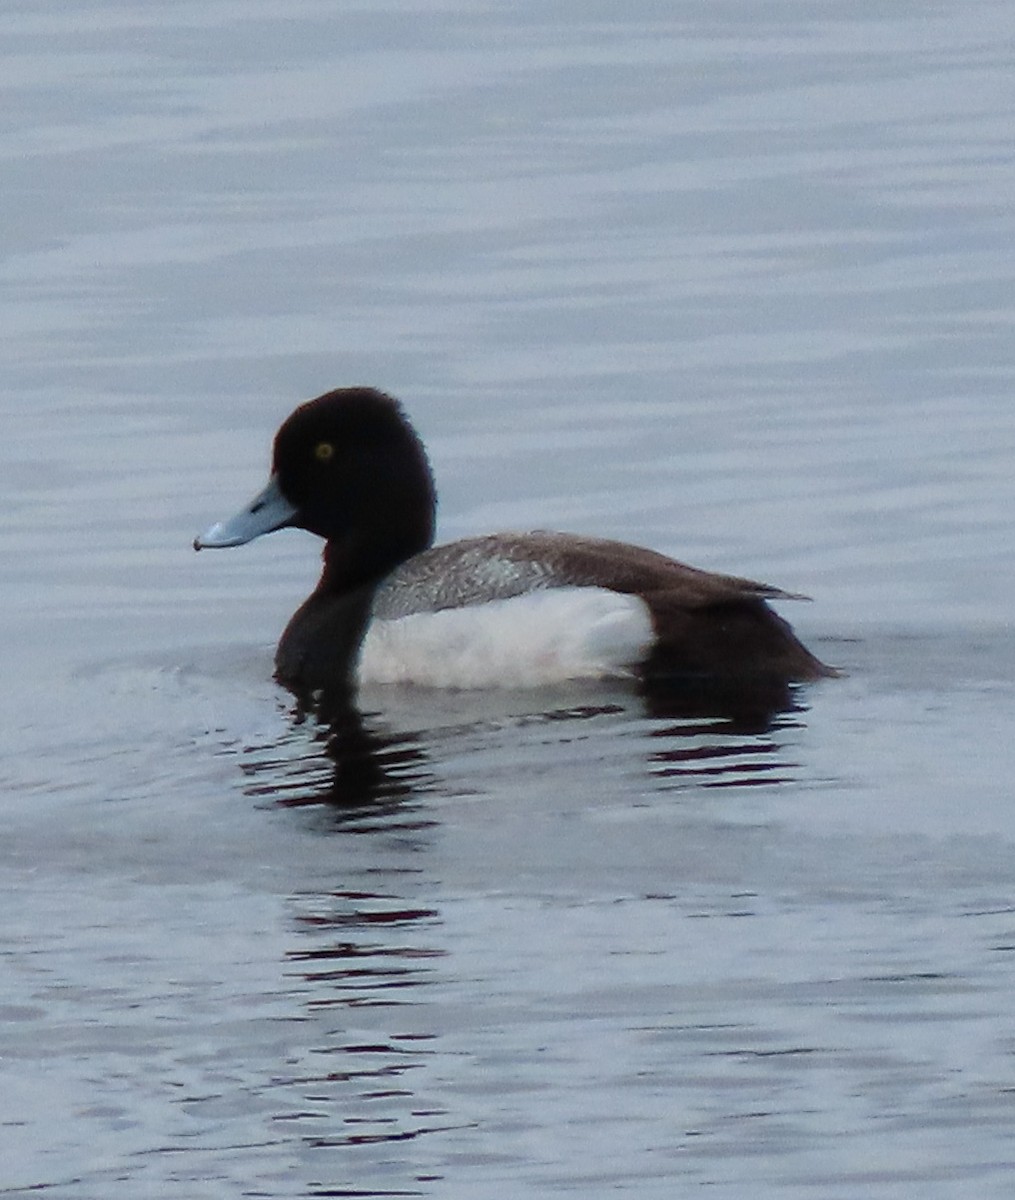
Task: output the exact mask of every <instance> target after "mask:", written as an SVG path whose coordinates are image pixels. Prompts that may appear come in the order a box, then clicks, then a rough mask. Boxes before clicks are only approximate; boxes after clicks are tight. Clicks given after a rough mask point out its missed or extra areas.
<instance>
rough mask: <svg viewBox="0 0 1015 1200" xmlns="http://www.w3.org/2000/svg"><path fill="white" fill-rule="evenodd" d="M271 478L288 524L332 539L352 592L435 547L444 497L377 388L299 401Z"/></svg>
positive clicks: (279, 437)
mask: <svg viewBox="0 0 1015 1200" xmlns="http://www.w3.org/2000/svg"><path fill="white" fill-rule="evenodd" d="M272 471H273V473H274V475H275V477H276V479H277V482H278V486H279V490H280V491H281V492H282V495H283V496H285V498H286V499H287V500H288V501H289V502H290V503H291V504H292V505H293V507H294V508H295V510H296V511H295V513H294V515H293V517H292V520H291V522H290V524H292V525H295V526H297V527H299V528H301V529H308V530H309V531H310V532H311V533H316V534H317V535H318V536H319V537H322V538H325V539H327V541H328V551H327V557H328V566H329V568H330V569H332V570H336V571H340V572H341V575H342V577H343V579H342V582H343V584H344V585H345V586H351V585H353V584H356V583H359V582H365V581H369V580H370V579H373V578H376V577H378V576H379V575H383V574H386V573H387V572H388V571H390V570H392V569H393V568H394V567H395V566H397V565H398V564H399V563H400V562H403V561H404V560H405V559H407V558H411V557H412V555H414V554H418V553H419V552H420V551H421V550H425V549H426V548H427V546H429V545H430V544H431V542H432V541H433V535H434V517H435V510H436V493H435V491H434V483H433V476H432V475H431V473H430V466H429V463H428V462H427V458H426V452H425V451H424V449H423V445H422V443H421V442H420V440H419V438H418V437H417V435H416V433H415V431H414V430H413V428H412V426H411V425H410V424H409V422H408V420H407V419H406V416H405V414H404V413H403V412H402V408H401V405H399V403H398V402H397V401H396V400H393V399H392V398H391V397H390V396H386V395H384V393H383V392H379V391H376V390H375V389H374V388H365V387H353V388H339V389H338V390H337V391H334V392H328V393H327V394H325V395H323V396H319V397H318V398H317V399H316V400H310V401H308V402H307V403H306V404H301V405H300V407H299V408H297V409H296V411H295V412H294V413H293V414H292V415H291V416H290V417H289V418H288V419H287V420H286V422H285V423H284V424H283V425H282V427H281V428H280V429H279V431H278V433H277V434H276V435H275V447H274V452H273V459H272Z"/></svg>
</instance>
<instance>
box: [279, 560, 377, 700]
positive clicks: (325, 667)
mask: <svg viewBox="0 0 1015 1200" xmlns="http://www.w3.org/2000/svg"><path fill="white" fill-rule="evenodd" d="M326 574H327V572H325V575H326ZM323 584H324V576H322V579H321V583H320V584H318V586H317V587H316V588H315V590H314V591H313V592H312V593H311V594H310V596H308V597H307V599H306V600H305V601H304V602H303V603H302V604H301V605H300V607H299V608H298V609H297V610H296V612H295V613H293V615H292V617H291V618H290V621H289V624H288V625H287V626H286V627H285V631H284V632H283V634H282V637H281V638H280V639H279V643H278V649H277V650H276V651H275V674H276V677H277V678H278V680H279V682H280V683H284V684H286V685H287V686H289V687H291V688H293V689H294V690H298V691H300V690H313V689H316V688H325V689H327V690H329V691H332V692H335V691H340V690H342V691H344V690H345V689H346V688H349V687H351V686H352V676H353V671H354V667H355V663H356V657H357V655H358V654H359V649H360V644H361V643H362V641H363V635H364V633H365V632H366V627H367V622H368V621H369V619H370V606H371V604H372V602H373V598H374V591H375V590H376V587H375V585H364V586H362V587H358V588H353V589H351V590H349V591H345V592H341V593H336V592H333V591H331V590H330V589H326V588H324V587H323V586H322V585H323Z"/></svg>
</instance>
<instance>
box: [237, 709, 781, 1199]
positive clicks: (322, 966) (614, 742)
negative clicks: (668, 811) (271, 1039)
mask: <svg viewBox="0 0 1015 1200" xmlns="http://www.w3.org/2000/svg"><path fill="white" fill-rule="evenodd" d="M382 698H383V699H386V701H387V703H386V704H385V706H384V716H383V717H382V716H380V715H378V713H376V712H370V711H364V710H363V709H361V708H359V707H357V706H356V705H354V704H351V703H349V702H348V701H347V700H345V699H343V700H341V701H334V700H329V701H327V702H323V703H322V702H321V699H320V698H318V701H317V703H316V704H315V705H314V706H313V707H308V706H305V705H304V706H299V707H297V709H296V710H294V711H293V712H292V714H291V717H290V720H289V721H288V722H287V729H286V732H285V734H284V735H283V736H282V737H280V738H279V739H278V740H277V741H276V742H275V743H274V744H273V745H270V746H260V747H250V749H249V752H248V756H247V761H246V765H245V770H246V772H247V776H248V790H249V791H250V792H251V793H253V794H255V795H258V796H260V797H264V798H268V799H269V800H270V801H271V802H272V803H274V804H276V805H278V806H280V807H283V808H287V809H290V810H291V809H301V810H303V811H304V812H307V811H308V810H312V811H313V813H314V817H313V821H312V826H311V828H312V829H313V830H314V831H317V832H322V833H329V832H330V833H335V832H342V833H359V834H363V833H366V834H373V835H375V836H374V837H372V838H371V839H370V840H369V841H368V842H359V841H358V842H357V843H356V845H355V854H351V853H347V854H345V855H340V856H337V857H336V858H335V861H334V866H333V867H331V866H329V867H327V868H326V869H325V871H324V872H323V874H322V873H320V869H319V868H318V875H317V878H316V881H315V882H314V883H310V881H309V880H308V879H306V878H303V879H301V883H300V884H299V885H298V886H295V887H294V888H293V890H292V893H291V895H290V899H289V902H288V908H289V912H290V915H289V920H290V923H291V929H292V937H291V941H290V945H289V948H288V950H287V951H286V952H285V964H284V969H285V974H286V976H287V979H288V984H289V986H288V990H289V991H290V992H291V994H292V996H293V998H294V999H295V1001H296V1002H297V1004H298V1005H299V1006H300V1008H301V1009H302V1012H303V1016H302V1018H301V1019H302V1020H303V1021H304V1022H306V1028H307V1030H308V1031H309V1032H308V1036H306V1037H305V1038H302V1039H296V1042H295V1044H293V1043H290V1044H289V1047H288V1051H287V1061H286V1066H285V1068H284V1069H283V1070H281V1071H280V1072H279V1073H278V1075H277V1076H276V1078H275V1079H274V1080H273V1085H274V1087H273V1091H274V1105H275V1108H274V1117H273V1119H274V1120H275V1121H277V1122H279V1123H285V1125H286V1126H287V1127H288V1128H289V1129H291V1130H292V1131H293V1133H294V1134H295V1135H296V1136H297V1137H298V1138H299V1139H300V1141H301V1142H302V1143H303V1145H304V1146H305V1147H306V1148H307V1149H312V1150H314V1151H315V1152H317V1151H323V1152H325V1153H328V1152H331V1151H334V1152H336V1153H337V1154H338V1155H340V1156H341V1157H336V1158H335V1159H334V1160H332V1159H328V1162H329V1164H331V1165H332V1166H333V1167H334V1171H335V1172H336V1174H337V1177H338V1181H340V1184H341V1187H342V1188H348V1189H349V1190H348V1191H342V1193H341V1194H353V1193H354V1190H355V1194H359V1195H375V1194H392V1193H391V1192H388V1191H385V1190H384V1189H383V1188H381V1189H380V1190H378V1191H373V1190H371V1189H370V1187H369V1186H368V1185H367V1184H365V1182H364V1180H363V1179H362V1178H353V1171H352V1168H349V1167H348V1165H347V1151H348V1149H349V1148H352V1147H357V1146H360V1147H361V1146H367V1145H372V1144H376V1145H380V1144H387V1143H403V1142H406V1141H413V1140H416V1139H420V1138H426V1137H427V1135H431V1134H441V1135H447V1134H448V1133H449V1132H452V1131H454V1137H456V1138H458V1139H461V1142H460V1144H461V1145H463V1146H467V1145H468V1144H469V1143H468V1138H469V1137H470V1134H469V1133H468V1131H469V1130H470V1129H471V1128H473V1127H475V1126H476V1124H477V1121H476V1114H475V1110H474V1107H473V1105H472V1104H471V1103H470V1102H466V1101H463V1098H462V1096H461V1095H460V1094H456V1092H455V1091H454V1090H453V1089H452V1090H451V1091H449V1089H448V1088H447V1086H446V1082H445V1081H446V1079H447V1078H448V1076H449V1074H450V1075H453V1073H454V1070H456V1069H457V1067H451V1066H449V1062H451V1061H452V1060H453V1061H454V1062H455V1063H457V1061H458V1059H459V1057H460V1055H461V1054H462V1047H461V1044H460V1042H458V1041H456V1038H455V1030H457V1029H458V1028H460V1027H467V1026H468V1025H469V1023H470V1022H471V1021H473V1020H474V1013H473V1012H472V1010H471V1009H468V1010H466V1009H464V1008H463V1009H462V1011H460V1012H459V1011H456V1007H455V1006H456V1003H457V1001H456V997H457V996H458V995H459V993H460V988H459V987H457V986H456V985H455V979H456V974H455V971H456V966H455V963H454V958H455V952H456V947H457V942H456V941H455V940H454V938H453V937H452V936H451V935H450V934H449V932H448V929H447V928H446V927H445V909H446V907H447V906H448V905H449V904H451V903H453V902H454V901H453V900H452V899H449V898H448V894H447V892H446V891H442V889H441V885H440V884H439V883H438V879H439V878H440V876H441V875H442V874H443V872H444V871H445V870H446V868H447V864H446V863H445V864H441V863H440V862H439V861H438V865H437V867H436V870H434V869H431V868H430V867H428V864H431V863H432V862H433V858H432V856H431V855H430V854H429V853H428V851H430V850H434V849H435V848H436V846H437V841H436V839H435V837H434V832H433V827H434V826H436V825H437V823H438V820H440V821H441V823H449V822H451V821H454V820H456V818H455V816H454V815H453V813H454V812H455V811H456V809H455V804H454V797H455V796H457V795H466V794H468V795H471V796H476V795H477V794H483V793H484V792H486V793H488V794H490V795H491V796H498V797H504V798H506V799H507V800H511V799H514V798H515V797H517V795H518V794H519V791H520V787H519V785H520V783H521V782H522V781H523V779H524V780H525V781H526V782H527V783H528V784H530V785H531V784H532V781H535V791H534V792H533V791H532V789H531V787H530V788H529V797H530V802H531V801H532V798H533V797H534V798H535V802H536V803H538V804H541V803H542V802H543V801H542V795H543V790H544V789H545V803H546V805H547V807H548V808H549V807H552V806H553V805H554V804H558V803H559V802H560V799H561V797H564V798H565V799H566V802H567V803H568V804H571V805H573V804H575V803H578V804H583V803H585V798H586V797H588V796H589V795H590V789H593V788H609V787H611V786H614V785H616V786H618V787H620V788H622V789H623V788H625V787H631V786H632V780H633V781H634V791H635V792H638V793H640V795H642V796H643V795H644V788H643V786H642V785H643V784H644V781H645V780H646V779H647V778H650V777H654V778H655V779H656V780H657V781H661V782H662V790H666V789H669V788H684V789H689V788H692V787H695V786H697V787H700V786H701V785H702V784H706V785H725V784H733V783H738V784H744V783H761V782H771V781H772V780H773V779H777V778H779V777H780V775H781V773H782V772H784V769H786V768H787V767H788V764H787V763H786V756H785V753H784V748H785V744H786V740H787V739H786V738H785V737H784V736H783V735H784V734H786V733H788V731H789V729H790V728H791V727H792V726H793V725H795V724H799V721H800V713H801V711H802V709H801V707H800V705H799V704H798V702H797V698H796V696H795V694H793V693H792V692H789V691H786V692H782V693H778V694H769V695H767V696H759V695H757V694H755V695H753V696H750V697H747V696H745V695H744V694H743V692H742V691H741V692H739V693H738V694H737V696H736V697H733V696H729V695H727V696H716V695H715V694H714V693H712V694H706V693H705V692H703V691H702V690H700V689H699V690H697V691H695V692H693V693H692V692H690V691H688V690H687V689H684V690H682V691H680V692H677V691H675V690H674V689H669V690H668V691H656V692H654V693H653V694H651V695H649V694H644V695H638V694H636V693H635V692H634V691H633V690H627V691H624V690H623V689H620V688H616V687H611V688H598V689H591V690H590V689H588V688H583V689H577V688H576V689H574V690H572V691H571V692H563V691H559V690H558V691H555V692H554V693H553V694H552V695H547V694H544V695H540V696H537V695H527V696H522V695H519V694H516V695H514V696H508V695H499V696H498V695H490V694H486V695H483V696H479V695H466V694H462V693H459V694H449V695H444V696H435V695H432V694H428V693H426V692H423V691H419V690H416V691H411V692H408V691H402V692H400V693H398V694H396V693H391V694H388V695H387V696H386V697H382ZM370 700H371V702H376V700H377V697H374V696H371V697H370ZM734 701H735V702H734ZM773 701H778V703H773ZM422 716H425V719H426V725H425V728H421V719H420V718H421V717H422ZM463 778H464V781H463ZM611 780H612V783H611ZM442 800H443V803H441V801H442ZM472 811H473V813H474V811H475V810H472ZM470 819H474V817H472V818H470ZM428 827H429V828H428ZM392 834H394V837H392V836H390V835H392ZM466 836H467V835H466ZM348 849H349V850H350V851H351V850H352V849H353V848H352V847H348ZM508 856H509V858H510V851H509V853H508ZM437 857H438V860H439V855H438V856H437ZM483 911H484V910H483V909H482V907H480V908H479V910H478V915H477V914H473V918H472V919H473V921H479V922H480V923H481V921H482V913H483ZM475 934H476V936H479V937H482V936H483V935H482V928H481V925H480V928H478V929H476V930H475ZM459 969H460V968H459ZM480 1086H481V1085H480ZM338 1181H336V1190H335V1191H334V1192H333V1193H329V1194H335V1195H337V1194H339V1191H338V1190H337V1188H338Z"/></svg>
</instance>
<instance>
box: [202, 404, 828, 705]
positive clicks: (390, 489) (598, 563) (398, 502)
mask: <svg viewBox="0 0 1015 1200" xmlns="http://www.w3.org/2000/svg"><path fill="white" fill-rule="evenodd" d="M436 511H437V492H436V488H435V484H434V477H433V472H432V470H431V468H430V463H429V460H428V458H427V454H426V450H425V448H424V446H423V443H422V441H421V440H420V437H419V435H418V434H417V432H416V430H415V429H414V428H413V426H412V424H411V422H410V420H409V418H408V416H407V415H406V413H405V410H404V409H403V407H402V405H401V404H400V403H399V402H398V401H397V400H395V399H394V398H393V397H392V396H389V395H387V394H386V393H384V392H381V391H379V390H377V389H376V388H373V387H345V388H339V389H336V390H334V391H330V392H327V393H325V394H324V395H322V396H318V397H317V398H316V399H314V400H309V401H307V402H306V403H303V404H301V405H300V406H299V407H298V408H296V409H295V411H294V412H293V413H292V414H291V415H290V416H289V417H288V418H287V419H286V420H285V421H284V423H283V424H282V425H281V427H280V428H279V430H278V432H277V434H276V435H275V439H274V446H273V451H272V462H271V472H270V476H269V479H268V482H267V484H266V486H265V487H264V488H263V489H262V490H261V491H260V492H259V493H258V494H257V495H256V496H255V497H254V498H253V499H252V500H251V501H250V503H249V504H247V505H246V506H245V507H244V508H242V509H241V510H240V511H239V512H238V513H236V514H235V515H234V516H232V517H231V518H229V519H227V520H224V521H220V522H217V523H216V524H214V525H212V526H211V527H210V528H209V529H208V530H206V531H205V532H204V533H202V534H200V535H199V536H198V537H197V538H195V539H194V543H193V545H194V549H195V550H203V549H210V548H216V549H220V548H225V547H232V546H240V545H243V544H245V543H247V542H250V541H252V540H254V539H255V538H258V537H261V536H262V535H264V534H267V533H272V532H274V531H275V530H279V529H284V528H293V527H294V528H297V529H303V530H308V531H309V532H310V533H313V534H316V535H317V536H318V537H320V538H323V539H324V543H325V544H324V551H323V569H322V572H321V577H320V580H319V582H318V584H317V586H316V587H315V588H314V590H313V592H312V593H311V595H310V596H309V597H308V598H307V599H306V600H305V601H304V602H303V604H302V605H300V607H299V608H298V609H297V610H296V612H295V614H294V615H293V617H292V618H291V620H290V621H289V623H288V624H287V626H286V627H285V630H284V632H283V633H282V636H281V639H280V640H279V643H278V648H277V651H276V654H275V676H276V678H277V680H278V681H279V682H280V683H281V684H283V685H285V686H286V687H288V688H290V689H291V690H293V691H294V692H299V693H303V694H307V693H314V692H318V691H323V690H330V691H332V692H342V691H345V692H347V691H349V690H350V689H355V688H357V687H359V686H362V685H365V684H373V683H396V684H417V685H423V686H431V687H445V688H457V689H470V688H486V687H500V688H527V687H538V686H541V685H545V684H552V683H560V682H564V681H574V680H582V679H620V678H629V679H632V678H633V679H637V680H642V681H659V680H667V681H670V682H672V683H674V684H677V685H679V684H680V683H681V682H685V683H688V682H690V683H700V682H701V681H716V682H720V683H722V684H724V685H736V684H737V683H738V682H743V683H745V684H746V683H750V682H751V681H758V680H771V681H778V682H779V683H781V684H786V683H796V682H803V681H808V680H815V679H819V678H822V677H824V676H828V675H833V674H836V673H837V672H836V671H835V670H834V669H833V668H831V667H828V666H826V665H825V664H824V663H823V662H821V661H820V660H819V659H818V658H816V657H815V656H814V655H813V654H812V653H811V652H810V651H809V650H808V649H807V648H806V647H805V646H804V645H803V644H802V643H801V642H800V641H799V640H798V639H797V637H796V635H795V634H794V633H793V630H792V628H791V627H790V625H789V624H788V623H787V622H786V621H785V620H784V619H783V618H782V617H780V616H779V615H778V614H777V613H776V612H775V611H774V610H773V609H772V607H771V604H770V602H772V601H784V600H798V599H805V597H802V596H799V595H798V594H796V593H792V592H785V591H782V590H781V589H779V588H776V587H772V586H770V585H768V584H764V583H758V582H756V581H754V580H751V579H744V578H741V577H739V576H735V575H723V574H716V573H713V572H711V571H704V570H700V569H698V568H696V567H691V566H687V565H685V564H684V563H681V562H678V561H676V560H675V559H672V558H669V557H667V556H666V555H664V554H661V553H658V552H656V551H654V550H649V549H646V548H643V547H641V546H637V545H633V544H628V543H626V542H620V541H613V540H609V539H606V538H599V537H592V536H586V535H583V534H574V533H559V532H550V531H542V530H538V531H534V532H524V533H513V532H506V533H493V534H487V535H482V536H475V537H467V538H464V539H461V540H458V541H453V542H448V543H445V544H442V545H435V544H434V534H435V524H436Z"/></svg>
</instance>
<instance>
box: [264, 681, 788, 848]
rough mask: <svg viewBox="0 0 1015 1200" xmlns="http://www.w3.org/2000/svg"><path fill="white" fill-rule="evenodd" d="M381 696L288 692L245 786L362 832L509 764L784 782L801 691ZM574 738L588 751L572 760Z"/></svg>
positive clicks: (717, 781)
mask: <svg viewBox="0 0 1015 1200" xmlns="http://www.w3.org/2000/svg"><path fill="white" fill-rule="evenodd" d="M378 699H379V700H380V704H379V705H378V707H380V705H383V711H370V710H368V709H366V708H362V707H360V706H359V704H358V703H357V702H356V701H355V699H354V698H352V697H350V696H348V695H341V696H325V695H321V694H319V693H318V694H316V695H315V696H314V697H313V698H312V701H308V700H307V699H306V698H297V701H296V704H295V706H294V707H293V708H292V709H291V714H290V715H291V719H290V721H289V724H288V727H287V729H286V731H285V732H284V733H283V734H282V736H281V737H279V738H278V739H277V740H275V741H274V742H272V743H271V744H263V745H260V746H251V747H249V748H248V752H247V754H246V756H245V759H244V765H243V769H244V772H245V773H246V775H247V776H248V787H247V791H248V793H249V794H251V795H255V796H260V797H266V798H271V799H272V800H273V801H274V803H276V804H278V805H279V806H281V807H286V808H305V807H308V806H318V807H320V808H326V809H327V810H328V812H329V814H330V817H331V820H332V822H333V825H334V827H337V828H341V829H343V830H345V831H348V832H370V831H372V830H375V829H377V828H379V827H382V826H383V827H384V828H386V829H391V828H393V827H395V826H397V827H398V828H401V829H403V830H404V829H412V828H424V827H426V826H428V825H431V824H433V823H434V821H435V819H436V818H435V816H434V810H435V806H433V805H431V806H429V809H428V808H427V806H426V797H427V795H428V794H433V793H438V794H442V795H453V794H456V793H458V792H459V791H463V790H464V791H467V792H468V793H469V794H472V795H475V794H477V793H478V794H482V793H483V792H484V791H485V790H487V788H490V789H491V790H494V789H497V790H500V789H501V788H502V787H503V785H504V783H505V781H506V780H507V781H508V782H509V780H510V775H511V773H512V771H514V772H516V773H517V775H518V776H519V777H521V776H522V775H531V773H532V772H533V770H535V769H536V768H537V766H538V769H540V770H544V771H546V772H547V774H548V777H549V775H550V774H551V773H553V772H560V773H564V772H568V773H569V774H570V776H571V784H572V785H573V786H580V784H581V776H582V772H583V771H584V770H587V763H588V761H589V758H590V757H591V759H593V760H596V761H600V762H602V761H606V760H609V761H613V762H620V761H621V760H623V763H624V766H625V767H626V768H627V771H628V775H629V777H630V775H631V774H632V773H634V774H637V773H638V764H639V763H640V764H641V769H642V771H643V772H644V773H647V774H648V775H650V776H652V777H654V778H655V779H656V780H657V781H660V780H665V781H666V786H668V787H683V786H707V787H731V786H738V787H739V786H745V785H759V784H775V783H779V782H782V781H784V780H786V779H788V778H790V777H791V774H792V769H793V763H792V762H791V761H790V760H789V759H788V757H787V753H786V744H787V741H788V740H789V737H788V735H789V733H790V731H791V730H792V729H793V728H795V727H799V726H800V724H801V723H802V714H803V713H804V712H805V706H804V704H803V702H802V698H801V693H800V691H799V690H798V689H797V688H795V687H794V686H792V685H787V684H784V683H773V684H768V683H765V684H758V685H756V686H753V687H751V688H746V687H744V686H742V685H741V686H738V687H737V688H736V689H731V688H728V687H727V688H723V689H719V688H716V687H714V686H709V687H706V686H704V685H695V686H688V685H686V683H685V684H684V685H682V686H680V687H675V686H672V685H671V686H666V687H663V686H659V685H656V686H653V687H652V688H642V689H640V690H639V691H635V690H634V689H633V688H628V689H626V690H625V689H624V688H622V687H620V686H617V685H611V686H605V685H602V686H599V687H596V688H593V689H591V690H590V689H589V688H588V687H587V686H586V687H584V688H582V689H579V688H577V687H576V688H574V689H570V690H568V689H553V690H552V691H547V692H532V693H517V692H516V693H507V692H506V693H494V692H485V693H464V692H456V693H450V694H448V693H434V692H428V691H426V690H425V689H404V688H401V689H392V690H391V691H389V692H386V693H384V694H383V695H381V696H380V697H377V696H376V695H371V700H372V701H377V700H378ZM424 719H425V722H426V723H425V724H424V723H423V721H424ZM551 730H552V732H551ZM579 741H580V742H582V743H584V745H585V746H586V747H587V748H588V749H589V751H590V756H586V755H585V754H582V755H580V756H575V754H574V750H573V747H574V745H575V743H577V742H579ZM463 776H464V777H465V779H466V780H467V782H463ZM560 778H561V781H563V774H561V776H560ZM452 780H454V782H453V783H452Z"/></svg>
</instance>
